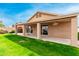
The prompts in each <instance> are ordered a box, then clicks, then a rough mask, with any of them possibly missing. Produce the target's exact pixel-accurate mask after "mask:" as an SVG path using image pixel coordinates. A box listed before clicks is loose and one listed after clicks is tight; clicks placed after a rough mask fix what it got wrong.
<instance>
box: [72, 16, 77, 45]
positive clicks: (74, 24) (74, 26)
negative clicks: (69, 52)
mask: <svg viewBox="0 0 79 59" xmlns="http://www.w3.org/2000/svg"><path fill="white" fill-rule="evenodd" d="M77 41H78V36H77V17H73V18H71V44H72V45H75V46H77V44H78V43H77Z"/></svg>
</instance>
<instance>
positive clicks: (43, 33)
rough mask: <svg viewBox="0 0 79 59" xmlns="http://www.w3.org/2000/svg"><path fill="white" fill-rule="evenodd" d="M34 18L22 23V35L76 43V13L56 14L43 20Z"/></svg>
mask: <svg viewBox="0 0 79 59" xmlns="http://www.w3.org/2000/svg"><path fill="white" fill-rule="evenodd" d="M42 17H43V16H42ZM44 17H45V15H44ZM46 17H47V16H46ZM35 19H37V18H34V19H33V18H31V19H30V20H29V21H28V22H27V23H26V24H24V25H23V24H22V26H23V27H22V29H23V35H24V36H27V37H32V38H37V39H42V40H45V41H55V42H59V43H64V44H69V45H77V42H78V39H77V15H66V16H61V17H59V16H57V17H53V18H51V19H44V20H41V19H42V18H39V19H38V20H35ZM17 26H18V25H17ZM16 30H17V27H16ZM16 34H17V31H16Z"/></svg>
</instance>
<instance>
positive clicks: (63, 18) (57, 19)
mask: <svg viewBox="0 0 79 59" xmlns="http://www.w3.org/2000/svg"><path fill="white" fill-rule="evenodd" d="M77 16H78V14H69V15H64V16H59V17H55V18H52V19H47V20H41V21H39V20H37V21H34V22H27V23H26V24H27V25H28V24H36V23H48V22H68V21H71V20H70V19H71V18H73V17H77Z"/></svg>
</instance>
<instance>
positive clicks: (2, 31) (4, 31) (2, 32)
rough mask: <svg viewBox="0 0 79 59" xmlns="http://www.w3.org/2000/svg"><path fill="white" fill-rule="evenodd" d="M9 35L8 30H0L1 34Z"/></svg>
mask: <svg viewBox="0 0 79 59" xmlns="http://www.w3.org/2000/svg"><path fill="white" fill-rule="evenodd" d="M4 33H8V31H6V30H0V34H4Z"/></svg>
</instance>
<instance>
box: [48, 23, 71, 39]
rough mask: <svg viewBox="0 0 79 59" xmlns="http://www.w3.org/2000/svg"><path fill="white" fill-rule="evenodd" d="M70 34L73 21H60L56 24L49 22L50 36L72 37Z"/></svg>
mask: <svg viewBox="0 0 79 59" xmlns="http://www.w3.org/2000/svg"><path fill="white" fill-rule="evenodd" d="M70 36H71V22H59V23H58V25H56V26H53V25H52V23H51V24H50V23H49V24H48V37H54V38H65V39H70V38H71V37H70Z"/></svg>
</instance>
